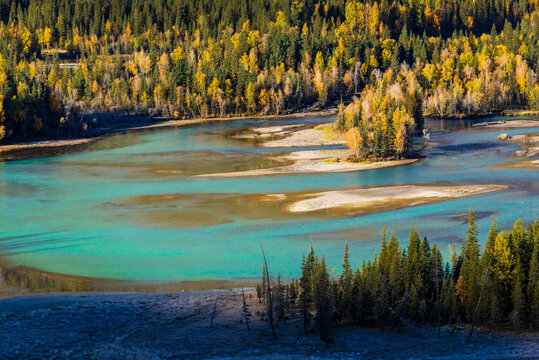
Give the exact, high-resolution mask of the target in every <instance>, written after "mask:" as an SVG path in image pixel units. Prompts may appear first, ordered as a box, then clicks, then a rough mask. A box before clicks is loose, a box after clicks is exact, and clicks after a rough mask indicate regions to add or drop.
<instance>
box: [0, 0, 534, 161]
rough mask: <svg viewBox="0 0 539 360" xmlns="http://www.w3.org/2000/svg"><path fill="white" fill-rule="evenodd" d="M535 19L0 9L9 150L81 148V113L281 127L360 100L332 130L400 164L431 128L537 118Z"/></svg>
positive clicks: (151, 5)
mask: <svg viewBox="0 0 539 360" xmlns="http://www.w3.org/2000/svg"><path fill="white" fill-rule="evenodd" d="M538 7H539V3H538V2H537V1H528V0H519V1H509V0H495V1H494V0H475V1H472V0H446V1H432V0H422V1H403V0H393V1H387V0H382V1H363V2H360V1H355V0H351V1H344V0H320V1H312V0H304V1H300V0H278V1H269V0H254V1H246V0H239V1H221V0H217V1H211V2H207V1H201V0H195V1H188V0H156V1H151V2H148V1H142V0H135V1H127V0H122V1H110V0H90V1H87V0H75V1H68V0H0V20H1V21H2V23H1V24H0V141H5V142H16V141H23V140H29V139H34V138H39V137H55V136H70V135H74V134H76V135H84V133H85V132H86V131H88V130H91V128H92V126H93V124H92V123H91V122H81V120H80V118H79V117H78V116H77V114H80V113H83V112H125V111H128V112H142V113H144V112H149V113H152V114H162V115H164V116H169V117H176V118H184V117H185V118H192V117H211V116H231V115H243V114H249V115H252V114H283V113H285V112H291V111H295V110H298V109H301V108H304V107H306V106H311V105H317V106H318V107H320V108H323V107H325V106H326V105H327V104H328V103H330V102H332V101H340V100H341V99H345V102H346V103H348V101H347V99H352V102H351V104H350V105H348V106H347V107H346V108H341V111H340V115H339V120H338V121H337V127H338V128H339V129H340V130H341V131H348V130H349V129H354V130H353V131H352V132H351V133H350V134H349V137H350V138H354V137H355V138H354V139H355V141H357V142H358V143H361V144H363V145H362V146H358V147H357V154H358V157H368V156H371V157H400V156H402V155H404V154H406V152H407V151H409V148H410V144H411V136H412V134H413V133H414V132H415V131H416V130H420V129H421V128H422V124H423V121H422V116H423V115H434V116H439V117H450V116H456V115H459V114H461V115H462V114H465V115H473V114H482V113H485V112H490V111H496V110H502V109H506V108H529V109H539V83H538V80H537V71H538V69H539V62H538V57H539V42H538V40H539V39H538V34H539V12H538ZM376 139H383V140H376ZM375 142H376V143H377V145H373V144H374V143H375Z"/></svg>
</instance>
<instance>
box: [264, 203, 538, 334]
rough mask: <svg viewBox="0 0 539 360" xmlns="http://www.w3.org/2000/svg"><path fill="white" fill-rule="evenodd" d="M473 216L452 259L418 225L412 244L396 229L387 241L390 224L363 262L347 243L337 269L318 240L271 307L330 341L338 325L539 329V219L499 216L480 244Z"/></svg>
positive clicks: (276, 293)
mask: <svg viewBox="0 0 539 360" xmlns="http://www.w3.org/2000/svg"><path fill="white" fill-rule="evenodd" d="M468 216H469V222H468V229H467V231H466V238H465V240H464V242H463V244H462V249H461V250H460V253H459V252H457V251H456V249H455V248H454V247H453V248H451V252H450V253H451V256H450V258H449V259H448V260H447V259H446V260H444V259H443V257H442V254H441V251H440V249H439V248H438V247H437V246H436V244H434V245H431V244H430V243H429V240H428V239H427V238H426V237H424V238H422V237H421V236H420V234H419V232H418V230H417V229H415V228H413V229H412V230H411V231H410V235H409V239H408V244H407V245H406V246H404V245H401V243H400V242H399V240H397V238H396V237H395V235H394V234H393V233H392V234H391V235H390V236H389V239H388V236H387V234H386V230H385V228H384V230H383V235H382V240H381V245H380V250H379V252H378V253H377V254H376V255H375V257H374V259H371V260H365V259H363V262H362V264H361V265H360V266H359V267H356V266H355V265H354V264H353V263H352V260H351V254H349V251H348V244H346V246H345V249H344V257H343V262H342V267H341V269H339V270H337V269H330V268H329V267H328V265H327V264H326V262H325V259H324V256H323V254H322V256H321V257H320V256H317V255H316V254H315V251H314V249H313V247H312V245H311V248H310V250H309V252H308V254H307V256H304V257H303V260H302V263H301V264H302V265H301V274H302V275H301V278H300V279H299V280H293V281H292V282H291V283H290V284H287V285H283V284H282V283H281V281H280V279H278V280H277V282H275V283H274V284H273V285H272V286H273V288H272V292H271V294H272V302H271V306H272V311H273V313H275V314H280V315H279V316H278V317H277V320H281V321H283V320H284V321H286V318H301V321H302V323H303V326H304V331H305V333H306V334H307V333H308V332H310V331H311V330H314V331H316V332H317V333H318V334H319V335H320V337H321V339H322V340H324V341H329V340H330V338H331V328H332V326H334V325H350V324H355V325H360V326H367V327H380V328H386V329H389V328H391V329H394V328H395V327H396V326H397V325H402V324H400V322H401V321H402V320H404V321H406V323H407V324H408V325H409V324H410V323H412V324H423V325H434V326H436V325H438V326H443V325H452V324H461V323H468V324H474V325H479V324H480V325H482V326H487V327H491V328H509V327H510V328H513V329H515V330H528V329H539V222H538V221H537V220H536V221H535V223H534V224H528V225H525V224H523V223H522V222H521V221H520V220H518V221H517V222H515V224H514V227H513V229H511V230H509V231H500V230H499V228H498V225H497V222H496V219H495V218H493V219H492V225H491V227H490V231H489V233H488V236H487V241H486V245H485V247H484V249H481V247H480V245H479V238H478V231H477V227H476V224H475V215H474V213H473V211H472V210H471V209H470V212H469V215H468ZM267 278H268V279H269V277H267ZM267 284H268V281H267V280H266V278H264V277H263V281H262V285H260V284H259V285H258V286H257V292H258V296H259V298H261V299H266V300H267V298H268V296H267V294H268V291H267ZM267 303H268V302H267ZM268 305H269V304H268ZM267 312H269V309H268V311H267Z"/></svg>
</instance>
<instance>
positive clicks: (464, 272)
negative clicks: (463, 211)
mask: <svg viewBox="0 0 539 360" xmlns="http://www.w3.org/2000/svg"><path fill="white" fill-rule="evenodd" d="M477 234H478V231H477V225H476V223H475V215H474V213H473V210H472V208H470V212H469V213H468V229H467V230H466V240H465V241H464V244H463V245H462V252H461V257H462V267H461V270H460V276H459V280H458V282H457V286H458V293H459V295H460V297H461V299H462V301H463V304H464V308H465V313H466V317H467V319H468V321H471V319H472V316H473V313H474V310H475V306H476V304H477V299H478V297H479V286H478V281H479V274H480V267H479V245H478V239H477Z"/></svg>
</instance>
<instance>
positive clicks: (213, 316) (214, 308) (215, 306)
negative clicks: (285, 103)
mask: <svg viewBox="0 0 539 360" xmlns="http://www.w3.org/2000/svg"><path fill="white" fill-rule="evenodd" d="M216 310H217V298H215V302H214V303H213V311H212V312H211V321H210V327H213V319H214V318H215V312H216Z"/></svg>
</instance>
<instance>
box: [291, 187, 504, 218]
mask: <svg viewBox="0 0 539 360" xmlns="http://www.w3.org/2000/svg"><path fill="white" fill-rule="evenodd" d="M508 188H509V187H508V186H505V185H461V186H420V185H406V186H388V187H376V188H367V189H356V190H338V191H325V192H319V193H312V194H306V195H305V197H306V199H304V200H300V201H297V202H295V203H293V204H291V205H289V206H288V208H287V210H288V211H290V212H293V213H304V212H311V211H320V210H330V209H338V210H367V209H368V210H369V211H373V210H375V209H384V208H395V207H403V206H412V205H418V204H423V203H428V202H434V201H440V200H448V199H452V198H460V197H465V196H475V195H480V194H485V193H489V192H493V191H500V190H505V189H508Z"/></svg>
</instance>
